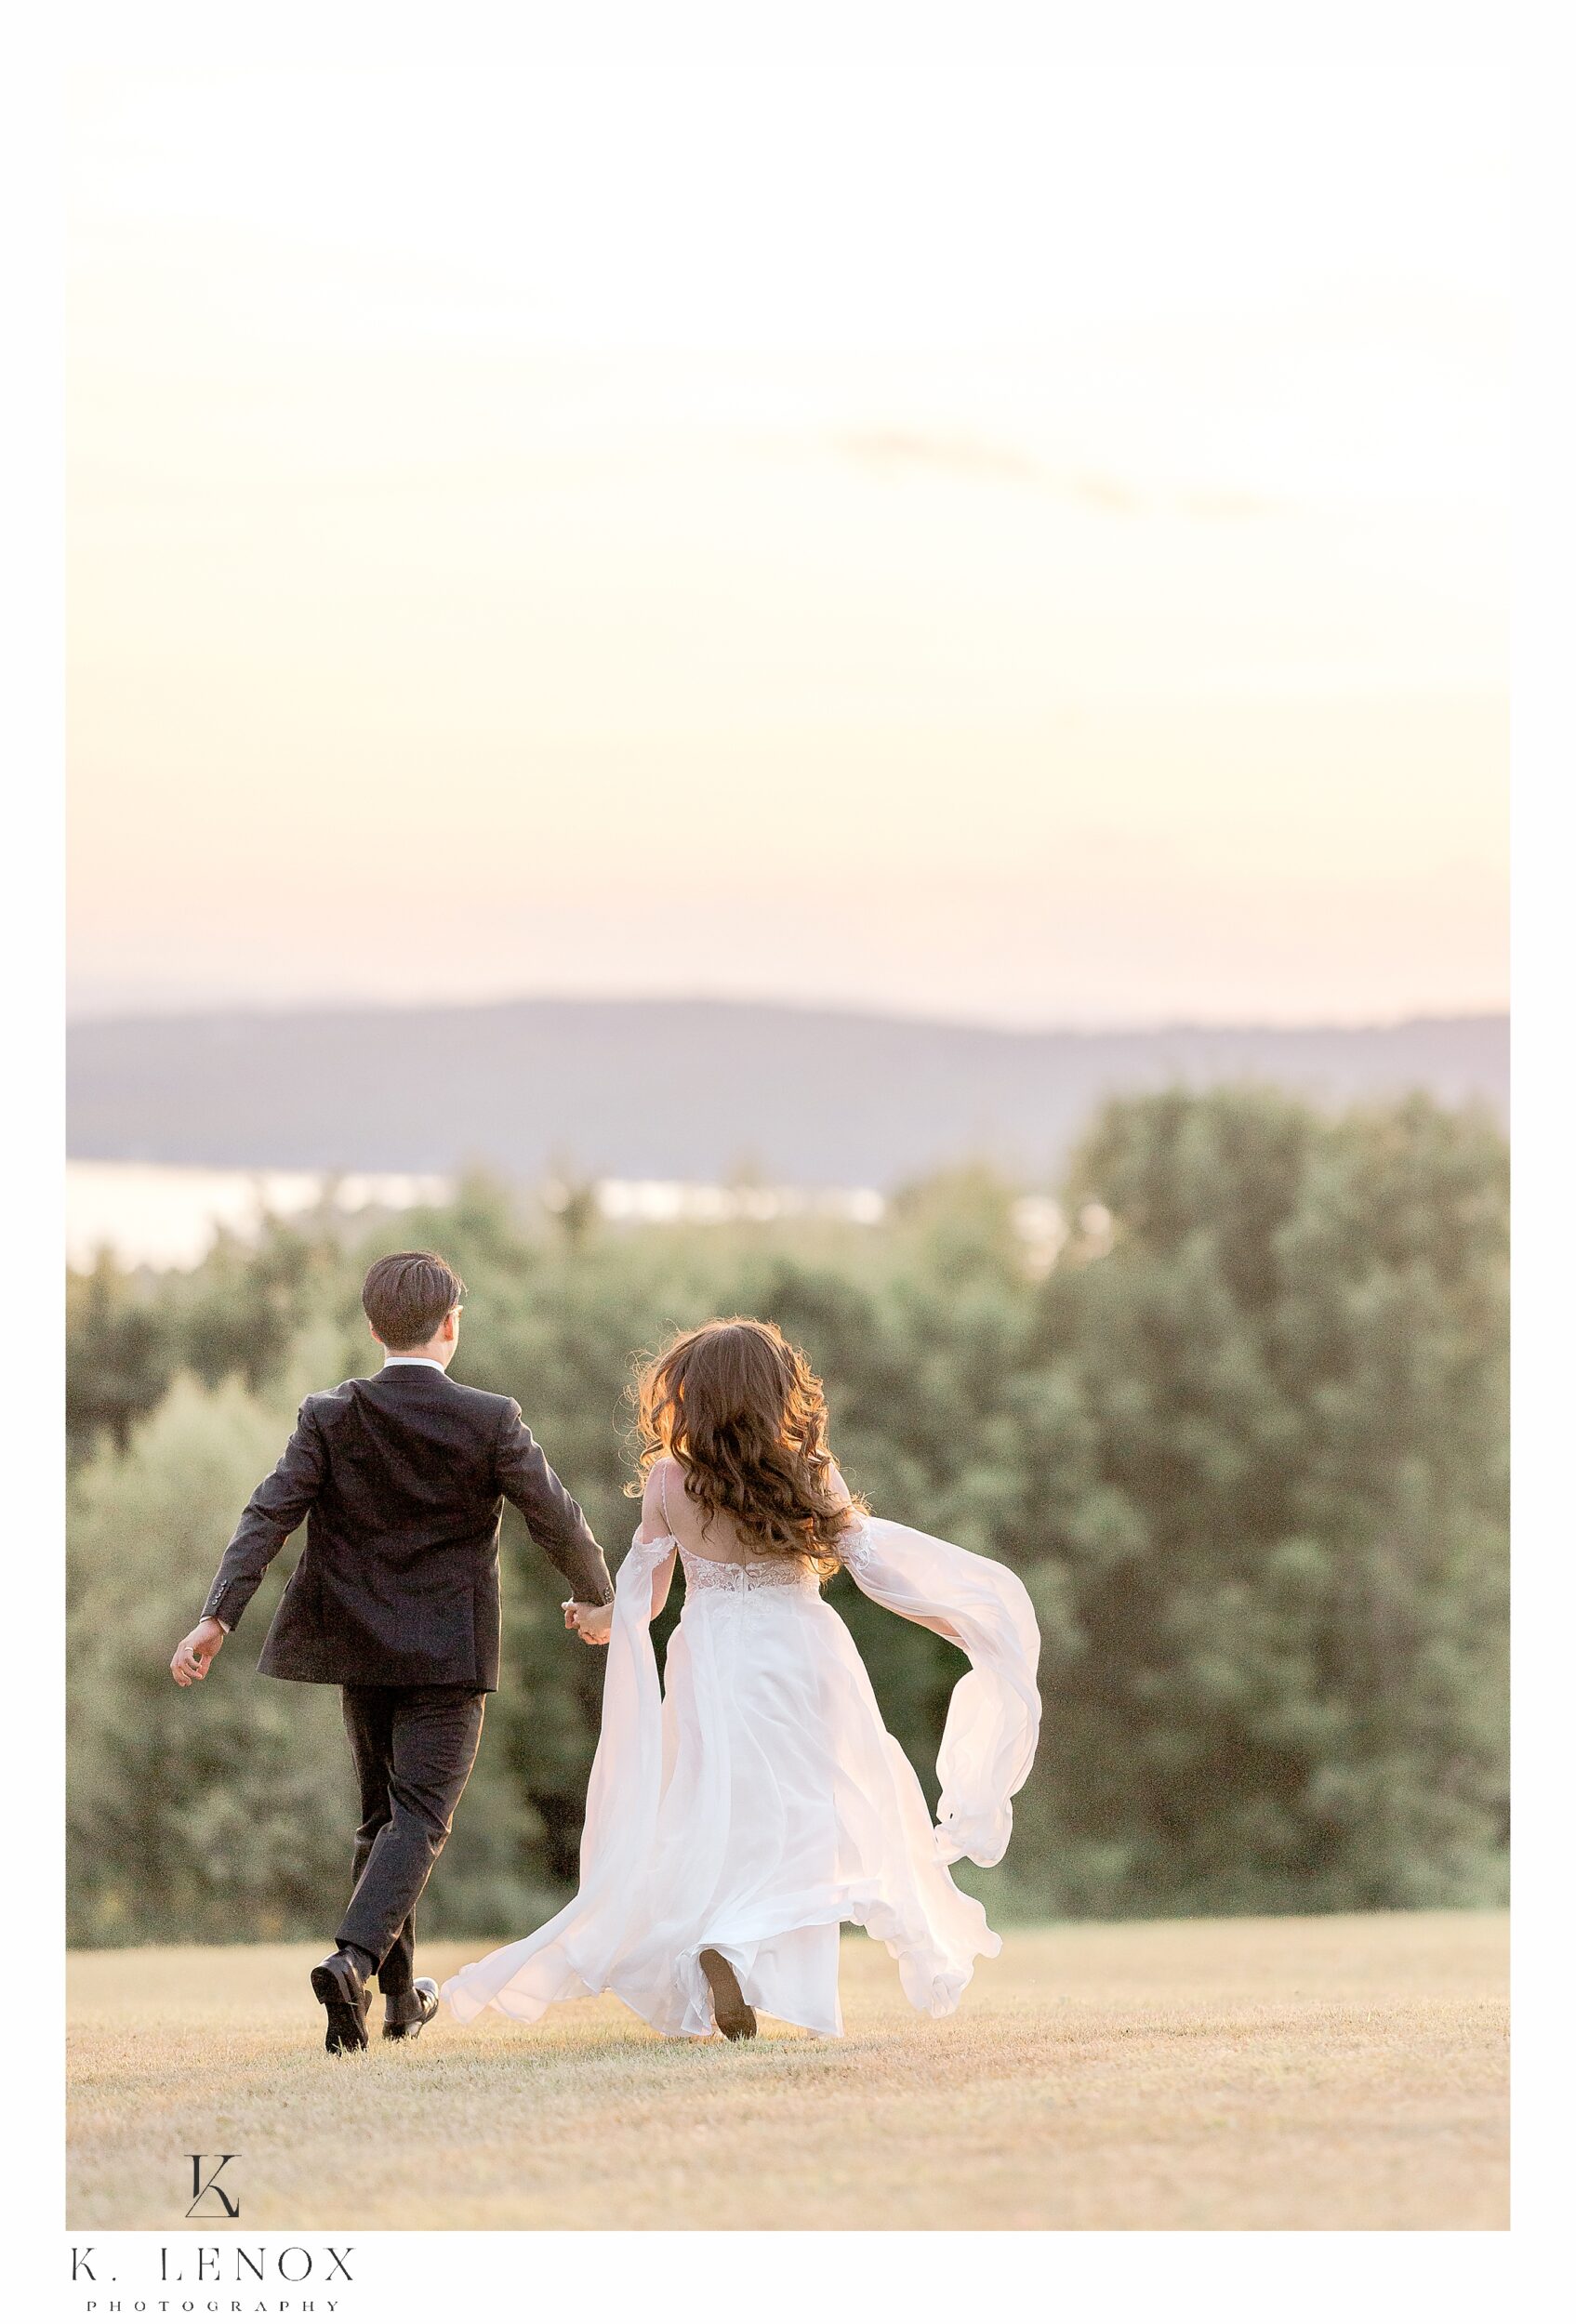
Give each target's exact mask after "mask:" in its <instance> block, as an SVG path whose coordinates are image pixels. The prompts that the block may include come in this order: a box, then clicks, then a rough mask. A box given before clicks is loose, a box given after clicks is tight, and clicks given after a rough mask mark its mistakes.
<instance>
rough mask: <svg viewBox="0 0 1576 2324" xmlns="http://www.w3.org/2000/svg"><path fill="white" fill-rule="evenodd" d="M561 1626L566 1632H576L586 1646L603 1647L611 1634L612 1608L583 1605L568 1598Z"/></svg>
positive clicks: (574, 1599)
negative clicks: (562, 1625)
mask: <svg viewBox="0 0 1576 2324" xmlns="http://www.w3.org/2000/svg"><path fill="white" fill-rule="evenodd" d="M563 1624H564V1628H565V1629H566V1630H572V1631H578V1633H579V1635H580V1637H581V1638H582V1639H584V1641H585V1643H586V1644H587V1645H588V1646H605V1645H606V1644H607V1642H608V1639H609V1638H610V1637H611V1636H612V1634H613V1608H612V1606H611V1605H584V1604H581V1603H580V1601H579V1600H578V1599H576V1598H570V1599H569V1600H568V1601H567V1602H566V1603H565V1605H564V1608H563Z"/></svg>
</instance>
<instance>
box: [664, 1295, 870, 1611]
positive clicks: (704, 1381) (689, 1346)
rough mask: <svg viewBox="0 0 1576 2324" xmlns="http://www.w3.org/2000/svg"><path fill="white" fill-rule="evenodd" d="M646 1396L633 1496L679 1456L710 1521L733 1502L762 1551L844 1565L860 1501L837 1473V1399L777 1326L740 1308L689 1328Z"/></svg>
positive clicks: (821, 1565)
mask: <svg viewBox="0 0 1576 2324" xmlns="http://www.w3.org/2000/svg"><path fill="white" fill-rule="evenodd" d="M634 1395H635V1408H636V1414H637V1419H638V1424H639V1428H640V1435H641V1457H640V1466H641V1479H642V1483H641V1485H634V1486H630V1487H629V1490H630V1492H631V1493H632V1494H633V1493H638V1492H640V1491H641V1490H642V1486H643V1483H644V1479H645V1477H646V1475H647V1473H648V1472H649V1471H650V1469H651V1467H652V1464H653V1462H654V1461H657V1460H660V1459H663V1457H664V1456H665V1455H669V1454H670V1455H671V1456H672V1458H673V1459H675V1460H676V1461H677V1462H678V1463H679V1466H680V1467H681V1468H682V1471H683V1472H684V1491H685V1493H686V1494H687V1496H688V1497H689V1499H691V1500H692V1501H693V1502H694V1503H695V1507H696V1508H697V1509H698V1510H699V1512H700V1513H701V1520H702V1523H703V1525H709V1523H710V1521H711V1519H712V1518H713V1517H715V1516H716V1515H717V1513H718V1512H719V1511H725V1512H726V1513H727V1515H728V1516H729V1517H731V1518H732V1520H733V1523H734V1525H735V1529H736V1531H737V1533H738V1536H739V1538H740V1540H741V1541H744V1542H747V1543H748V1545H749V1547H750V1548H751V1549H753V1550H758V1551H760V1552H762V1554H764V1555H766V1556H768V1557H773V1556H775V1557H808V1558H810V1559H812V1560H813V1561H814V1565H815V1569H816V1571H817V1572H818V1573H819V1574H820V1575H821V1576H822V1578H826V1576H828V1574H833V1573H835V1572H836V1571H837V1569H838V1566H839V1565H840V1564H841V1557H840V1554H839V1547H838V1545H839V1541H840V1539H841V1535H842V1531H843V1528H844V1526H845V1525H846V1524H847V1520H848V1503H847V1502H846V1501H844V1500H841V1499H839V1498H838V1496H837V1493H836V1491H835V1489H834V1487H833V1485H832V1482H831V1479H832V1457H831V1454H830V1452H829V1451H828V1449H827V1400H826V1397H825V1395H824V1394H823V1393H822V1390H821V1383H820V1381H819V1380H817V1379H816V1377H815V1375H814V1372H813V1371H812V1370H811V1368H810V1366H809V1364H808V1363H807V1362H806V1360H805V1358H804V1357H803V1356H802V1355H801V1353H800V1351H799V1350H798V1349H797V1348H795V1347H791V1346H790V1345H789V1344H788V1340H785V1339H784V1337H783V1335H782V1333H781V1332H780V1331H779V1330H778V1329H777V1327H776V1325H775V1324H762V1323H758V1322H757V1321H756V1320H755V1318H754V1317H753V1316H752V1315H731V1316H728V1317H726V1318H725V1319H718V1320H717V1321H714V1322H712V1323H709V1324H702V1325H701V1326H700V1327H699V1329H698V1330H696V1331H685V1332H681V1333H680V1335H679V1337H678V1338H677V1339H676V1340H673V1341H672V1342H671V1343H670V1344H669V1346H668V1347H666V1348H665V1349H664V1350H663V1352H662V1353H661V1354H660V1355H658V1356H656V1357H654V1358H653V1360H652V1361H651V1362H650V1363H649V1364H647V1365H646V1366H645V1367H644V1368H643V1369H642V1373H641V1375H640V1379H639V1380H638V1381H637V1383H636V1386H635V1391H634ZM862 1506H863V1504H862V1503H859V1502H856V1503H855V1507H862Z"/></svg>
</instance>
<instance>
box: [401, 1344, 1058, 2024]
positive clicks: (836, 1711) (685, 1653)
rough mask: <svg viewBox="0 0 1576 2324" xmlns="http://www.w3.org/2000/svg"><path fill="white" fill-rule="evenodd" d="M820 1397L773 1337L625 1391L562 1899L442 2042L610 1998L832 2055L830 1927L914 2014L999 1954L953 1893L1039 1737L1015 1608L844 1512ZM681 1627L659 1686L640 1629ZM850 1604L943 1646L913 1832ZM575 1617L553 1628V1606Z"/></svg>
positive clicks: (683, 1351) (976, 1908)
mask: <svg viewBox="0 0 1576 2324" xmlns="http://www.w3.org/2000/svg"><path fill="white" fill-rule="evenodd" d="M826 1424H827V1414H826V1405H825V1402H824V1400H823V1397H822V1393H821V1384H820V1382H819V1380H816V1379H815V1377H814V1374H813V1373H812V1372H811V1370H810V1367H809V1366H808V1364H807V1363H806V1362H805V1360H804V1358H803V1356H802V1355H801V1354H800V1353H798V1351H797V1350H796V1349H794V1348H791V1347H790V1346H789V1345H788V1342H787V1341H786V1340H784V1338H783V1336H782V1334H781V1333H780V1332H779V1331H778V1330H777V1329H776V1327H775V1326H774V1325H772V1324H762V1323H756V1322H753V1321H751V1320H748V1319H747V1318H735V1320H733V1321H732V1322H727V1323H709V1324H706V1325H703V1326H702V1327H701V1328H700V1329H699V1330H697V1331H691V1332H686V1333H684V1334H683V1335H682V1337H681V1338H680V1339H678V1340H675V1341H674V1342H673V1344H672V1345H671V1346H670V1347H669V1349H668V1350H667V1352H666V1353H665V1354H663V1355H662V1356H660V1357H659V1358H658V1359H657V1361H656V1363H654V1364H653V1365H652V1366H651V1367H649V1368H648V1370H647V1371H646V1373H645V1374H644V1376H643V1378H642V1380H641V1384H640V1425H641V1434H642V1440H643V1446H644V1449H643V1452H642V1470H643V1472H644V1497H643V1500H642V1510H641V1524H640V1526H639V1527H638V1529H637V1531H636V1534H635V1537H634V1540H633V1542H632V1543H631V1545H630V1549H629V1555H628V1556H627V1557H626V1558H625V1560H624V1563H623V1565H622V1566H621V1567H620V1569H619V1573H618V1578H617V1582H616V1590H615V1594H614V1601H613V1604H612V1606H611V1607H608V1608H603V1609H598V1616H597V1618H596V1621H595V1624H594V1626H593V1622H592V1618H590V1617H589V1615H588V1614H587V1613H586V1612H585V1611H584V1610H583V1609H582V1610H580V1612H579V1616H578V1622H577V1627H578V1629H579V1631H580V1634H581V1636H582V1637H583V1638H585V1639H586V1640H587V1641H588V1642H589V1643H590V1644H604V1643H605V1644H607V1646H608V1649H609V1652H608V1662H607V1670H606V1681H605V1690H604V1694H603V1720H602V1737H601V1741H600V1742H599V1744H598V1746H597V1753H596V1759H595V1763H594V1764H593V1766H592V1769H591V1779H590V1790H589V1799H588V1802H587V1810H586V1826H585V1833H584V1837H583V1839H582V1841H581V1848H580V1871H581V1879H580V1887H579V1892H578V1894H577V1895H575V1896H574V1897H572V1898H571V1899H570V1901H569V1903H568V1904H566V1905H565V1906H564V1908H563V1911H562V1912H560V1913H558V1914H557V1915H556V1916H555V1918H554V1919H552V1920H551V1921H548V1922H547V1923H546V1925H545V1926H544V1927H542V1928H539V1929H537V1930H536V1933H535V1934H534V1935H531V1936H526V1937H522V1938H521V1939H520V1940H519V1942H518V1943H516V1944H513V1945H505V1946H502V1947H500V1948H499V1949H498V1950H497V1952H492V1953H489V1954H488V1955H487V1956H486V1958H485V1959H484V1960H483V1961H472V1962H470V1964H469V1966H467V1967H466V1968H464V1969H462V1970H461V1971H460V1972H459V1974H458V1975H457V1976H454V1977H450V1978H449V1979H448V1981H447V1983H446V1984H445V1985H444V1988H443V1990H444V2000H446V2001H447V2003H448V2005H449V2007H450V2008H451V2009H452V2010H453V2012H454V2014H455V2015H456V2017H457V2018H458V2019H459V2020H460V2022H461V2023H462V2024H469V2023H470V2020H471V2019H472V2018H474V2017H476V2016H478V2015H479V2014H480V2013H481V2012H482V2011H483V2009H487V2008H492V2009H496V2010H501V2011H502V2012H503V2014H505V2015H506V2016H509V2017H518V2018H524V2019H527V2020H529V2019H533V2018H536V2017H539V2016H540V2015H541V2014H542V2012H543V2011H544V2010H546V2009H548V2008H549V2007H550V2006H551V2004H552V2003H553V2002H555V2001H566V2000H575V1999H576V1998H579V1997H583V1996H585V1995H588V1994H597V1993H615V1994H616V1995H617V1996H618V1998H619V2000H623V2001H625V2002H627V2003H628V2004H629V2007H630V2008H631V2009H633V2010H636V2011H638V2012H639V2014H641V2016H642V2017H643V2018H644V2019H645V2020H646V2021H647V2023H648V2024H650V2025H652V2026H654V2027H656V2030H657V2031H658V2032H659V2033H663V2034H683V2035H691V2036H707V2035H712V2034H717V2033H722V2034H725V2035H726V2036H727V2037H728V2038H729V2040H735V2041H736V2040H748V2039H749V2038H750V2036H751V2035H753V2034H754V2032H755V2030H756V2012H757V2011H758V2010H759V2011H762V2012H764V2013H765V2014H768V2015H770V2016H773V2017H780V2018H784V2019H786V2020H787V2021H788V2023H789V2024H791V2025H795V2026H801V2027H805V2028H806V2029H807V2030H808V2031H810V2032H812V2033H817V2034H834V2035H835V2034H841V2031H842V2012H841V2007H840V2005H839V2000H838V1931H839V1925H840V1923H841V1922H842V1921H855V1922H857V1923H859V1924H860V1925H862V1926H863V1927H864V1928H865V1929H866V1930H867V1932H868V1933H869V1934H870V1935H871V1936H873V1937H876V1938H878V1939H879V1940H880V1941H881V1943H883V1944H884V1945H885V1946H886V1948H887V1949H888V1951H889V1952H890V1953H892V1954H893V1956H894V1959H895V1960H896V1961H897V1965H898V1973H899V1975H900V1976H901V1978H902V1983H903V1989H904V1991H905V1993H906V1994H907V1997H908V1999H909V2000H910V2001H911V2002H912V2003H913V2004H914V2006H915V2008H916V2009H920V2010H924V2011H928V2012H929V2014H931V2015H932V2016H933V2017H940V2016H944V2015H946V2014H947V2012H949V2011H951V2010H953V2009H956V2007H957V2005H958V2000H959V1997H960V1994H961V1992H962V1990H963V1987H965V1986H966V1985H967V1984H968V1982H969V1979H970V1977H971V1976H972V1975H973V1964H974V1961H975V1958H976V1957H977V1956H978V1955H979V1954H982V1953H984V1954H987V1955H992V1954H996V1953H999V1952H1000V1949H1001V1940H1000V1937H999V1936H998V1935H997V1934H995V1932H994V1931H993V1930H992V1929H990V1928H989V1927H988V1926H987V1921H986V1917H985V1912H984V1910H983V1908H982V1907H981V1906H980V1905H979V1904H978V1903H977V1902H976V1901H975V1900H974V1898H973V1897H972V1896H966V1895H963V1894H962V1892H961V1891H960V1889H958V1888H957V1887H955V1886H954V1885H953V1882H952V1877H951V1874H950V1873H949V1872H948V1870H947V1866H948V1865H949V1864H954V1863H956V1862H957V1860H958V1859H959V1858H960V1856H968V1857H971V1858H972V1859H973V1862H974V1863H975V1864H981V1865H990V1864H996V1863H999V1862H1000V1858H1001V1856H1002V1854H1003V1853H1004V1851H1005V1849H1006V1846H1007V1841H1008V1837H1009V1834H1010V1833H1011V1830H1012V1824H1013V1810H1012V1804H1011V1802H1012V1797H1013V1793H1014V1792H1015V1791H1016V1790H1017V1789H1019V1787H1020V1786H1021V1785H1022V1783H1023V1781H1024V1779H1025V1777H1026V1776H1027V1774H1028V1771H1029V1766H1030V1763H1031V1762H1032V1760H1033V1757H1034V1748H1035V1743H1036V1739H1037V1736H1038V1734H1039V1726H1040V1697H1039V1695H1038V1693H1037V1692H1036V1689H1035V1667H1036V1663H1037V1660H1038V1657H1039V1652H1040V1633H1039V1631H1038V1630H1037V1628H1036V1625H1035V1619H1034V1614H1033V1611H1032V1609H1031V1607H1030V1604H1029V1600H1028V1593H1027V1591H1026V1590H1025V1588H1024V1586H1023V1584H1022V1582H1021V1581H1019V1580H1018V1578H1017V1577H1016V1576H1015V1575H1014V1574H1013V1573H1011V1572H1009V1570H1008V1569H1007V1568H1006V1567H1005V1566H1004V1565H997V1564H996V1563H995V1562H994V1561H993V1560H991V1559H989V1558H984V1557H975V1556H973V1555H972V1554H971V1553H970V1552H968V1551H967V1550H961V1549H958V1548H956V1547H954V1546H953V1544H952V1543H950V1542H947V1541H937V1540H934V1539H933V1538H931V1537H930V1536H929V1535H927V1534H923V1533H916V1532H913V1531H911V1530H910V1528H909V1527H908V1526H907V1525H894V1524H892V1523H890V1522H888V1521H886V1520H885V1519H882V1518H879V1517H873V1516H870V1515H868V1514H867V1513H866V1512H865V1511H864V1510H863V1509H862V1507H861V1506H860V1505H859V1504H858V1503H857V1502H855V1501H854V1500H853V1499H851V1497H850V1495H849V1493H848V1490H847V1487H846V1486H844V1484H843V1481H842V1478H841V1475H840V1474H839V1472H838V1470H837V1467H836V1464H835V1463H834V1462H833V1460H832V1458H831V1456H830V1453H829V1452H828V1449H827V1445H826ZM675 1561H677V1562H678V1563H680V1564H682V1567H683V1573H684V1606H683V1613H682V1618H681V1619H680V1621H679V1624H678V1627H677V1629H676V1630H675V1631H673V1634H672V1636H671V1638H670V1640H669V1646H668V1656H667V1671H666V1692H665V1693H664V1691H663V1688H662V1687H661V1686H660V1685H659V1683H658V1679H657V1671H656V1654H655V1651H654V1649H653V1646H652V1641H651V1622H652V1619H653V1617H654V1616H655V1615H656V1614H657V1613H658V1612H660V1610H661V1608H662V1606H663V1604H665V1602H666V1600H667V1596H668V1591H669V1585H670V1583H671V1581H672V1578H673V1570H674V1565H675ZM840 1566H841V1567H842V1568H844V1569H845V1570H846V1571H847V1572H848V1573H849V1574H850V1575H852V1577H853V1578H854V1581H855V1582H856V1583H857V1585H858V1587H859V1588H860V1589H861V1590H862V1591H864V1592H865V1594H866V1595H867V1597H870V1598H873V1599H874V1600H875V1601H876V1602H877V1604H880V1605H883V1606H886V1607H889V1608H890V1609H891V1611H892V1612H893V1613H894V1614H901V1615H903V1616H905V1617H906V1618H907V1619H908V1620H909V1621H911V1622H919V1623H922V1624H923V1625H924V1626H925V1628H926V1629H928V1630H933V1631H936V1632H937V1633H938V1634H939V1635H940V1636H941V1637H943V1638H945V1639H947V1640H949V1641H950V1642H951V1644H954V1645H956V1646H960V1648H961V1649H962V1651H963V1653H964V1654H965V1655H966V1656H967V1657H968V1658H969V1661H970V1663H971V1665H972V1666H973V1667H972V1669H971V1670H968V1671H967V1672H966V1673H965V1674H964V1675H963V1676H962V1677H961V1678H960V1680H959V1682H958V1684H957V1685H956V1687H955V1688H954V1689H953V1693H952V1700H951V1705H950V1708H949V1710H948V1712H947V1725H946V1732H945V1735H944V1737H943V1741H942V1746H941V1753H940V1758H939V1761H938V1764H937V1773H938V1775H939V1777H940V1784H941V1799H940V1807H939V1811H938V1815H937V1818H936V1822H935V1824H934V1828H933V1826H932V1823H931V1819H930V1816H929V1814H928V1812H927V1810H926V1807H925V1802H924V1796H923V1794H922V1792H921V1791H920V1785H919V1781H918V1779H917V1777H916V1776H915V1774H914V1771H913V1769H912V1768H911V1767H910V1766H909V1764H908V1762H907V1759H905V1757H904V1756H903V1753H902V1751H901V1750H899V1748H898V1746H897V1744H896V1742H895V1741H894V1739H893V1737H892V1736H890V1735H888V1733H887V1732H886V1728H885V1726H884V1724H883V1723H882V1720H881V1710H880V1708H879V1706H878V1705H877V1702H876V1698H875V1696H874V1694H873V1693H872V1692H871V1688H870V1682H869V1679H868V1677H867V1674H866V1670H865V1666H864V1664H863V1663H862V1662H861V1660H860V1658H859V1656H858V1653H857V1651H856V1649H855V1647H854V1641H853V1639H852V1638H851V1637H850V1636H849V1633H848V1631H847V1630H846V1629H845V1628H844V1627H843V1624H842V1622H841V1619H840V1618H839V1617H838V1616H837V1615H836V1614H835V1613H834V1612H833V1611H832V1609H831V1607H830V1606H829V1605H828V1604H826V1602H825V1600H824V1599H823V1597H822V1595H821V1588H822V1584H823V1582H824V1581H825V1580H826V1579H827V1578H828V1576H830V1575H831V1574H834V1573H835V1572H836V1571H837V1570H838V1568H839V1567H840ZM565 1618H566V1620H568V1621H569V1622H570V1623H571V1624H572V1625H574V1624H575V1623H576V1615H575V1614H574V1613H572V1612H571V1613H566V1616H565Z"/></svg>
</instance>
